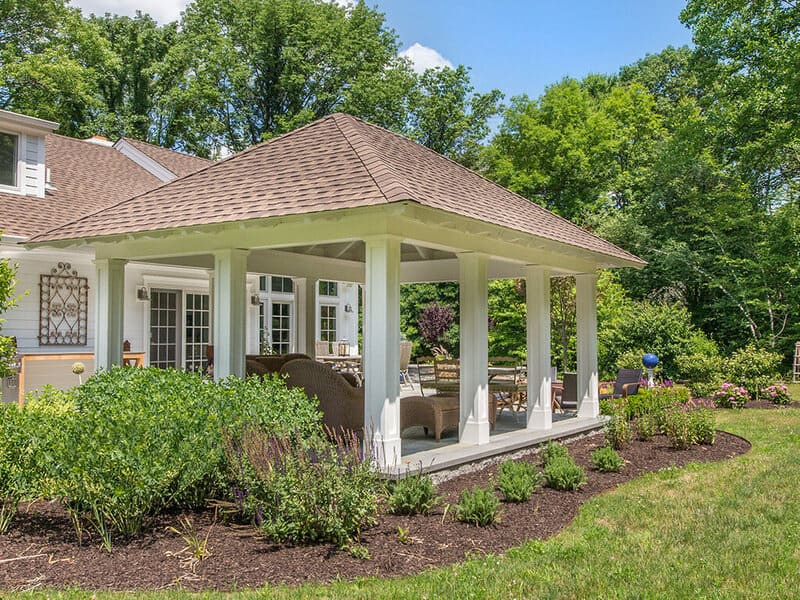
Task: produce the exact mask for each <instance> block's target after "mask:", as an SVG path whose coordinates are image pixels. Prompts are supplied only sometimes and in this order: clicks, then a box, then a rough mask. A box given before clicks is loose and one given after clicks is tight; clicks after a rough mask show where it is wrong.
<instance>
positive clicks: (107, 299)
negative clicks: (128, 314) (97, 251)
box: [94, 258, 127, 370]
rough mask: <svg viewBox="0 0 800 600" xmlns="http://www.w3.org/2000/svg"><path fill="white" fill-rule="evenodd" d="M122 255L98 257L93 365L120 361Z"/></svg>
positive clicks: (98, 365) (122, 286)
mask: <svg viewBox="0 0 800 600" xmlns="http://www.w3.org/2000/svg"><path fill="white" fill-rule="evenodd" d="M126 262H127V261H126V260H124V259H121V258H98V259H97V260H95V261H94V264H95V268H96V269H97V309H96V311H95V319H96V320H95V340H94V368H95V369H105V370H108V369H110V368H111V367H112V366H113V365H121V364H122V338H123V336H124V334H123V330H122V329H123V325H124V322H125V263H126Z"/></svg>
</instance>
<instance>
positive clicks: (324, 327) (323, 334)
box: [319, 304, 336, 342]
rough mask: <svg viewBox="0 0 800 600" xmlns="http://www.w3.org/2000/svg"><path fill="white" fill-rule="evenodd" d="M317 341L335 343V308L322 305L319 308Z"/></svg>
mask: <svg viewBox="0 0 800 600" xmlns="http://www.w3.org/2000/svg"><path fill="white" fill-rule="evenodd" d="M319 315H320V320H319V339H320V340H321V341H323V342H335V341H336V307H335V306H331V305H330V304H323V305H321V306H320V307H319Z"/></svg>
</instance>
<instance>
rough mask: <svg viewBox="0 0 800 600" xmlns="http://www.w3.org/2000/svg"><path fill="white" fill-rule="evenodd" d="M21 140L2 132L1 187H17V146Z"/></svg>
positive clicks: (0, 156) (0, 142) (0, 150)
mask: <svg viewBox="0 0 800 600" xmlns="http://www.w3.org/2000/svg"><path fill="white" fill-rule="evenodd" d="M18 141H19V138H18V137H17V136H16V135H11V134H10V133H2V132H0V185H7V186H10V187H17V144H18Z"/></svg>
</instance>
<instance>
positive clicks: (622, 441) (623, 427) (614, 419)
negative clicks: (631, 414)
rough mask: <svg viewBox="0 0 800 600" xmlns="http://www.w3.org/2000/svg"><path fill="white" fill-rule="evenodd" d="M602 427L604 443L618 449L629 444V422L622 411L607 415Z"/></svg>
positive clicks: (631, 433)
mask: <svg viewBox="0 0 800 600" xmlns="http://www.w3.org/2000/svg"><path fill="white" fill-rule="evenodd" d="M603 429H604V431H605V437H606V443H607V444H608V445H609V446H611V447H612V448H614V449H616V450H620V449H622V448H624V447H625V446H627V445H628V444H630V443H631V439H632V438H633V432H632V431H631V424H630V422H629V421H628V419H626V418H625V416H624V415H623V414H622V413H617V414H614V415H612V416H611V417H609V419H608V422H607V423H606V424H605V427H604V428H603Z"/></svg>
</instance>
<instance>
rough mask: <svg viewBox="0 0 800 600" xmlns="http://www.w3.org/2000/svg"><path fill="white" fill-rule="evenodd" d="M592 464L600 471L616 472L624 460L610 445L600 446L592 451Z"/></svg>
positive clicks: (623, 463) (619, 469)
mask: <svg viewBox="0 0 800 600" xmlns="http://www.w3.org/2000/svg"><path fill="white" fill-rule="evenodd" d="M592 464H593V465H594V468H595V469H597V470H598V471H600V472H601V473H618V472H619V471H621V470H622V467H623V466H624V465H625V460H624V459H623V458H622V457H621V456H620V455H619V454H618V453H617V451H616V450H614V448H612V447H611V446H601V447H600V448H598V449H597V450H595V451H594V452H592Z"/></svg>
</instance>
